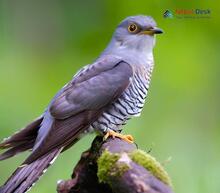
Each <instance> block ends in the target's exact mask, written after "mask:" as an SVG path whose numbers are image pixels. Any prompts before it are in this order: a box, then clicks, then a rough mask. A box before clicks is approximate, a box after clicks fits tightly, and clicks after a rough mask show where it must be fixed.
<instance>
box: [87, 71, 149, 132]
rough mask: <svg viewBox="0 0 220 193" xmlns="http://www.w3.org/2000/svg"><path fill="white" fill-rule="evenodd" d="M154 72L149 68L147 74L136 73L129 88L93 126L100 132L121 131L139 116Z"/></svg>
mask: <svg viewBox="0 0 220 193" xmlns="http://www.w3.org/2000/svg"><path fill="white" fill-rule="evenodd" d="M152 70H153V67H149V68H147V69H145V72H143V71H142V72H136V73H135V74H134V76H133V78H131V80H130V81H131V83H130V85H129V87H128V88H127V89H126V90H125V91H124V92H123V94H122V95H121V96H120V97H119V98H118V99H117V100H116V101H114V102H113V103H112V104H111V105H110V107H109V108H108V109H107V110H106V111H105V112H104V113H103V114H102V115H101V116H100V117H99V118H98V119H97V120H96V121H95V122H94V123H93V124H92V125H91V126H92V127H93V128H94V129H95V130H98V131H100V132H106V131H107V130H108V129H112V130H114V131H120V127H121V126H122V125H125V124H126V122H127V120H129V119H130V118H132V117H134V116H139V115H140V113H141V111H142V109H143V106H144V103H145V99H146V96H147V92H148V88H149V84H150V78H151V73H152Z"/></svg>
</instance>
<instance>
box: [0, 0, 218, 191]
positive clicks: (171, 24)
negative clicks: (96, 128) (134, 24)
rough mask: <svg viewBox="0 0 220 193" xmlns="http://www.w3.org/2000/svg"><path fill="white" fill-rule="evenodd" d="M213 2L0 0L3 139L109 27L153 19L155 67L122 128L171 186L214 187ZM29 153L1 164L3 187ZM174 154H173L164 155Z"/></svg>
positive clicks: (72, 153) (67, 169)
mask: <svg viewBox="0 0 220 193" xmlns="http://www.w3.org/2000/svg"><path fill="white" fill-rule="evenodd" d="M219 7H220V4H219V3H217V1H207V0H203V1H198V0H195V1H185V2H177V1H171V0H166V1H162V0H148V1H147V0H138V1H134V0H121V1H118V0H105V1H103V0H93V1H89V0H84V1H79V0H76V1H61V0H59V1H58V0H53V1H52V0H46V1H37V0H35V1H30V0H20V1H15V0H1V1H0V139H3V138H4V137H6V136H9V135H10V134H11V133H13V132H15V131H16V130H17V129H19V128H22V127H23V126H24V125H26V124H27V123H28V122H30V121H31V120H33V119H34V118H35V117H37V116H39V115H40V114H41V113H42V112H43V110H44V108H45V107H46V105H47V104H48V103H49V101H50V99H51V98H52V97H53V96H54V94H55V93H56V92H57V91H58V90H59V89H60V88H61V87H62V86H63V85H64V84H65V83H66V82H67V81H69V80H70V79H71V78H72V76H73V75H74V73H75V72H76V71H77V70H78V69H79V68H80V67H82V66H84V65H85V64H88V63H91V62H92V61H94V59H95V58H96V57H97V56H98V55H99V53H100V52H101V51H102V50H103V49H104V48H105V46H106V45H107V43H108V41H109V40H110V38H111V35H112V32H113V30H114V28H115V27H116V25H117V24H118V23H119V22H120V21H121V20H122V19H124V17H126V16H129V15H136V14H145V15H151V16H153V17H154V18H155V19H156V21H157V23H158V26H159V27H161V28H162V29H164V31H165V33H164V34H163V35H161V36H158V37H157V45H156V47H155V49H154V56H155V63H156V66H155V70H154V73H153V78H152V83H151V88H150V92H149V95H148V100H147V104H146V106H145V108H144V111H143V115H142V116H141V117H140V118H136V119H133V120H131V121H130V122H129V124H128V125H127V126H125V129H124V133H130V134H132V135H133V136H134V137H135V139H136V142H137V143H138V144H139V147H140V148H141V149H143V150H146V151H148V150H150V149H151V154H152V155H153V156H155V157H156V158H157V159H158V160H159V161H161V162H162V163H163V164H164V165H165V168H166V169H167V171H168V173H169V174H170V176H171V178H172V180H173V184H174V190H175V192H178V193H219V192H220V182H219V179H220V153H219V149H220V136H219V135H220V131H219V129H220V128H219V127H220V121H219V120H220V119H219V118H220V117H219V116H220V108H219V107H220V105H219V98H220V86H219V84H220V78H219V74H220V64H219V59H220V56H219V50H220V38H219V31H220V27H219V21H220V10H219ZM195 8H200V9H210V10H211V15H210V16H211V17H210V18H207V19H193V18H191V19H177V18H175V17H174V18H172V19H171V18H167V19H165V18H163V12H164V11H165V10H167V9H169V10H175V9H195ZM93 138H94V135H89V136H86V137H84V138H83V139H82V140H81V141H80V142H79V143H77V144H76V145H75V146H74V147H72V148H71V149H70V150H68V151H67V152H65V153H63V154H62V155H61V156H60V157H59V158H58V160H57V161H56V162H55V164H54V166H52V167H51V168H50V169H49V170H48V172H47V173H46V174H45V176H44V177H43V178H41V180H40V181H39V183H38V184H37V185H36V186H35V187H34V188H33V189H32V192H33V193H48V192H55V188H56V181H57V180H58V179H67V178H69V177H70V174H71V171H72V168H73V166H74V165H75V163H76V161H77V160H78V159H79V157H80V154H81V152H82V151H84V150H85V149H87V148H88V147H89V146H90V143H91V141H92V139H93ZM27 155H28V154H27V153H26V154H22V155H19V156H17V157H16V158H12V159H10V160H7V161H3V162H1V163H0V184H2V183H3V182H4V181H5V180H6V179H7V177H8V176H9V175H10V174H11V172H12V171H13V170H14V169H15V168H16V166H17V165H18V164H20V163H21V162H22V160H23V159H24V158H25V156H27ZM170 157H172V159H170Z"/></svg>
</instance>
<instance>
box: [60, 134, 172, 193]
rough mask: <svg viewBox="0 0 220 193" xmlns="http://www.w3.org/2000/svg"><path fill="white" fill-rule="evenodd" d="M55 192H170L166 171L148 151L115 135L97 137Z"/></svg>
mask: <svg viewBox="0 0 220 193" xmlns="http://www.w3.org/2000/svg"><path fill="white" fill-rule="evenodd" d="M57 192H58V193H113V192H114V193H173V192H172V188H171V182H170V179H169V176H168V174H167V173H166V172H165V171H164V169H163V168H162V166H161V165H160V164H159V162H157V161H156V160H155V158H153V157H152V156H150V155H149V154H147V153H145V152H143V151H141V150H137V148H136V146H135V145H134V144H130V143H127V142H125V141H122V140H120V139H118V138H115V139H112V138H110V139H108V140H106V141H103V139H102V137H100V136H98V137H96V138H95V139H94V141H93V143H92V146H91V148H90V149H89V150H87V151H85V152H84V153H82V155H81V159H80V160H79V162H78V163H77V165H76V167H75V168H74V170H73V173H72V179H70V180H66V181H59V182H58V185H57Z"/></svg>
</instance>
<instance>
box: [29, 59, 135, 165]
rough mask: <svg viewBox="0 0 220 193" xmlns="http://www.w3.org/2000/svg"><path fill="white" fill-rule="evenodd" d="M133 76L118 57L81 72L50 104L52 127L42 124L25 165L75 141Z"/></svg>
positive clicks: (118, 94)
mask: <svg viewBox="0 0 220 193" xmlns="http://www.w3.org/2000/svg"><path fill="white" fill-rule="evenodd" d="M132 76H133V70H132V67H131V66H130V65H129V64H128V63H126V62H123V61H122V60H119V59H115V58H107V59H106V58H105V59H103V60H101V61H99V62H98V63H94V64H92V65H90V66H89V67H88V68H86V69H84V70H82V71H81V72H80V73H78V74H77V75H76V76H75V77H74V78H73V80H72V81H71V82H70V83H69V84H68V85H67V86H66V87H64V88H63V89H62V90H61V92H59V93H58V95H56V97H55V99H54V100H53V101H52V103H51V104H50V106H49V109H48V111H49V114H50V116H52V119H49V122H50V121H51V120H52V121H51V124H48V125H50V126H49V127H48V126H47V125H46V126H44V122H43V124H42V128H41V129H40V130H39V136H40V137H39V136H38V138H37V140H36V143H35V146H34V148H33V152H32V154H31V155H30V156H29V157H28V159H27V160H26V162H25V163H31V162H32V161H34V160H36V159H37V158H38V157H40V156H42V155H44V154H46V153H48V152H49V151H51V150H53V149H54V148H60V147H65V146H68V145H69V144H70V143H72V142H74V141H76V140H77V138H78V136H79V135H80V134H81V133H82V132H83V131H84V130H85V129H86V128H88V126H89V125H90V124H91V123H92V122H94V121H95V119H97V118H98V116H99V115H100V114H101V113H102V112H103V110H104V109H106V108H107V107H108V105H109V104H111V103H112V102H113V101H114V100H116V99H117V98H118V97H119V96H120V95H121V94H122V93H123V91H124V90H125V89H126V88H127V87H128V85H129V84H130V78H131V77H132ZM46 124H47V123H46ZM45 129H46V130H45Z"/></svg>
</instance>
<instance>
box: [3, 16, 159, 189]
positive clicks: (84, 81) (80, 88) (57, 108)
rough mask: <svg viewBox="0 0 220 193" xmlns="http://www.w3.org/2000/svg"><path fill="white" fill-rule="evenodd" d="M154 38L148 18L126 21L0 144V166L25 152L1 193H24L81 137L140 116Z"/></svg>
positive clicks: (148, 77) (149, 70)
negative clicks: (33, 115)
mask: <svg viewBox="0 0 220 193" xmlns="http://www.w3.org/2000/svg"><path fill="white" fill-rule="evenodd" d="M156 33H162V31H161V30H160V29H158V28H156V23H155V21H154V20H153V19H152V18H151V17H147V16H133V17H128V18H126V19H125V20H124V21H122V22H121V23H120V24H119V26H118V27H117V28H116V31H115V33H114V35H113V37H112V40H111V41H110V43H109V45H108V46H107V48H106V49H105V50H104V52H103V53H102V54H101V55H100V57H99V58H98V59H97V60H96V61H95V62H94V63H93V64H90V65H87V66H85V67H84V68H82V69H81V70H80V71H79V72H78V73H77V74H76V75H75V76H74V77H73V79H72V80H71V81H70V82H69V83H68V84H67V85H66V86H64V87H63V88H62V89H61V90H60V91H59V92H58V93H57V95H56V96H55V97H54V98H53V100H52V101H51V103H50V104H49V106H48V107H47V109H46V111H45V112H44V113H43V115H42V116H41V117H40V118H38V119H37V120H36V121H34V122H32V123H31V124H29V125H28V126H27V127H25V128H24V129H23V130H21V131H20V132H18V133H16V134H14V135H13V136H12V137H10V138H8V139H6V140H5V141H4V142H2V143H1V144H0V148H2V149H8V150H6V151H5V152H4V153H3V154H1V155H0V160H4V159H6V158H9V157H12V156H14V155H15V154H17V153H20V152H23V151H26V150H28V149H31V154H30V155H29V156H28V158H27V159H26V160H25V161H24V162H23V164H22V165H23V166H22V167H19V168H18V169H17V170H16V171H15V172H14V173H13V174H12V176H11V177H10V178H9V179H8V180H7V182H6V183H5V184H4V185H3V186H2V187H1V188H0V192H1V193H12V192H15V193H23V192H25V191H27V190H28V189H29V188H30V187H31V186H32V184H33V183H34V182H35V181H37V180H38V179H39V177H40V176H41V175H42V174H43V172H44V170H45V169H46V168H47V167H48V166H49V165H50V163H51V161H52V160H54V159H55V158H56V157H57V156H58V155H59V153H60V152H62V151H64V150H66V149H68V148H69V147H70V146H72V145H73V144H74V143H75V142H76V141H78V140H79V139H80V137H81V136H82V134H83V133H86V132H89V131H92V130H94V129H95V130H96V131H98V132H100V133H101V134H103V135H104V134H106V133H107V132H108V131H110V130H113V131H116V132H119V131H120V130H121V126H122V125H124V124H125V123H126V121H127V120H129V119H130V118H131V117H133V116H138V115H140V113H141V110H142V108H143V106H144V102H145V99H146V96H147V92H148V89H149V83H150V77H151V73H152V70H153V65H154V61H153V53H152V50H153V47H154V44H155V37H154V34H156Z"/></svg>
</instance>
